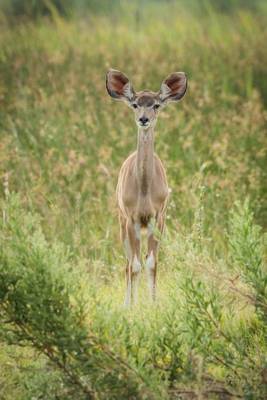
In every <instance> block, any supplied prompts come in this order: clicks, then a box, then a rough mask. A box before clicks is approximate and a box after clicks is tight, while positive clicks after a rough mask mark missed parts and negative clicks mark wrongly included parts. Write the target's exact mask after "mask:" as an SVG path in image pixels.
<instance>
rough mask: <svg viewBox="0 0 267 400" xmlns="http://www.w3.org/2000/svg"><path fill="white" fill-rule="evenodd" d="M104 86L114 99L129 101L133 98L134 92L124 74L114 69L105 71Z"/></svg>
mask: <svg viewBox="0 0 267 400" xmlns="http://www.w3.org/2000/svg"><path fill="white" fill-rule="evenodd" d="M106 87H107V91H108V94H109V95H110V96H111V97H113V98H114V99H117V100H124V101H126V102H130V101H131V100H133V98H134V95H135V92H134V90H133V87H132V84H131V82H130V81H129V79H128V78H127V76H126V75H124V74H123V73H122V72H120V71H117V70H115V69H110V70H109V71H108V72H107V76H106Z"/></svg>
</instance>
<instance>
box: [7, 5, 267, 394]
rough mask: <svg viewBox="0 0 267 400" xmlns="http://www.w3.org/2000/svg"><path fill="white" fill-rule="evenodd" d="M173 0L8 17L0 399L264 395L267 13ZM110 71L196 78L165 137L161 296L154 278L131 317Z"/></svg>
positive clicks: (130, 125)
mask: <svg viewBox="0 0 267 400" xmlns="http://www.w3.org/2000/svg"><path fill="white" fill-rule="evenodd" d="M13 3H14V4H15V2H13ZM23 3H25V4H26V3H27V2H21V6H22V5H23ZM37 3H38V2H32V3H31V4H32V5H34V4H35V5H37ZM40 3H42V2H40ZM61 3H62V4H63V2H58V4H61ZM67 3H68V2H67ZM78 3H79V2H77V4H78ZM85 3H86V2H84V4H85ZM89 3H90V2H89ZM89 3H88V4H89ZM177 3H178V2H172V1H170V2H159V1H152V2H146V3H142V4H141V2H136V3H135V2H120V4H119V5H118V8H117V9H114V10H112V11H113V12H112V13H111V14H110V15H107V14H106V12H96V13H95V11H99V10H100V9H101V6H102V7H103V9H102V10H105V9H107V3H106V2H103V4H102V3H101V2H100V5H99V7H98V6H97V4H96V3H94V2H92V4H91V3H90V6H92V5H93V6H92V8H90V13H89V14H86V13H84V15H83V17H82V18H81V17H80V18H77V17H74V16H72V17H70V14H69V18H68V19H67V20H66V19H64V18H63V17H62V16H64V15H66V13H64V12H61V11H60V9H59V8H58V7H57V6H55V3H54V2H44V4H45V6H47V7H48V10H50V11H49V12H48V13H46V12H44V14H49V15H50V18H49V19H46V17H45V16H44V18H43V19H38V22H37V21H35V22H32V21H31V20H27V21H26V20H24V19H23V21H22V20H20V19H19V20H18V21H19V22H18V23H17V24H14V20H12V21H10V19H9V17H6V16H4V14H1V22H2V24H1V28H0V75H1V80H0V103H1V107H0V135H1V142H0V160H1V178H2V183H1V188H0V193H1V211H2V215H1V221H0V241H1V244H0V322H1V325H0V398H3V399H5V400H9V399H14V398H16V399H19V400H20V399H21V400H24V399H47V400H49V399H51V400H52V399H74V398H75V399H91V398H92V399H102V398H103V399H158V398H161V399H194V398H196V399H198V398H199V399H200V398H202V399H228V398H233V399H235V398H245V399H265V398H266V397H267V358H266V354H267V353H266V351H267V328H266V326H267V325H266V322H267V301H266V298H267V275H266V237H265V235H264V233H263V232H264V229H266V225H267V206H266V205H267V202H266V200H267V199H266V192H267V190H266V181H267V180H266V179H267V176H266V165H267V163H266V162H267V158H266V152H267V150H266V148H267V146H266V142H267V140H266V118H267V114H266V104H267V85H266V80H265V79H264V77H265V75H266V72H267V70H266V68H267V67H266V65H267V55H266V54H267V53H266V51H265V43H266V41H267V28H266V23H265V21H266V16H267V9H266V7H265V5H264V2H260V1H259V2H255V3H257V4H255V3H254V5H253V6H252V4H251V3H250V2H244V3H246V5H244V4H243V7H242V8H241V7H240V4H239V3H240V2H234V1H233V2H229V4H230V3H231V4H232V7H230V6H229V4H228V6H229V7H224V5H225V4H226V2H223V1H222V2H212V3H209V2H205V4H204V3H203V7H202V8H201V7H199V5H198V6H196V3H194V2H180V3H178V4H177ZM214 3H215V6H214ZM38 4H39V3H38ZM81 4H82V2H80V6H81ZM140 4H141V6H140ZM39 5H40V4H39ZM126 6H127V7H126ZM250 6H251V7H250ZM140 7H141V8H140ZM16 9H17V10H18V8H16ZM85 9H86V7H85V8H84V10H85ZM118 9H119V10H120V12H117V11H116V10H118ZM218 10H220V11H226V12H225V13H223V14H222V13H220V12H219V11H218ZM37 14H38V15H37ZM37 14H36V15H37V16H38V17H41V15H42V14H43V12H40V13H39V11H38V12H37ZM28 16H31V13H30V12H29V15H28ZM109 67H113V68H117V69H121V70H122V71H124V72H125V73H127V75H129V76H130V77H131V78H132V80H133V83H134V87H135V88H136V89H137V90H139V89H142V88H149V89H152V90H157V89H158V88H159V85H160V83H161V81H162V79H163V78H164V77H165V76H166V75H168V73H170V72H171V71H175V70H183V71H186V73H187V75H188V79H189V89H188V93H187V95H186V97H185V99H184V101H183V102H181V104H179V105H176V106H174V105H173V106H169V108H168V109H166V110H164V113H162V115H161V117H160V119H159V122H158V126H157V135H156V151H157V153H158V154H159V155H160V157H161V158H162V160H163V161H164V164H165V166H166V169H167V174H168V179H169V185H170V187H171V188H172V193H171V199H170V203H169V208H168V219H167V229H166V232H165V235H164V238H163V240H162V244H161V252H160V262H159V276H158V300H157V303H156V305H152V304H150V303H149V302H148V301H147V293H146V287H145V282H142V285H141V288H140V301H139V304H138V305H137V306H136V307H134V308H133V309H131V310H125V309H124V308H123V306H122V300H123V294H124V263H125V261H124V255H123V251H122V249H121V245H120V243H119V229H118V222H117V214H116V206H115V196H114V192H115V186H116V179H117V174H118V170H119V167H120V165H121V163H122V161H123V159H124V158H125V157H126V156H127V155H128V153H129V152H130V151H131V150H133V149H134V148H135V145H136V127H135V124H134V122H133V118H132V115H131V111H130V110H129V109H127V108H126V107H124V106H123V105H122V104H118V103H115V102H112V101H111V100H110V99H109V98H108V96H107V94H106V91H105V72H106V70H107V69H108V68H109ZM143 280H144V279H143V277H142V281H143Z"/></svg>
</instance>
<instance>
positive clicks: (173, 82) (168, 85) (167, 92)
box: [159, 72, 187, 103]
mask: <svg viewBox="0 0 267 400" xmlns="http://www.w3.org/2000/svg"><path fill="white" fill-rule="evenodd" d="M186 88H187V78H186V75H185V73H184V72H173V73H172V74H170V75H169V76H168V77H167V78H166V79H165V80H164V81H163V82H162V84H161V88H160V92H159V98H160V100H161V101H162V102H163V103H168V102H169V101H179V100H181V98H182V97H183V96H184V95H185V92H186Z"/></svg>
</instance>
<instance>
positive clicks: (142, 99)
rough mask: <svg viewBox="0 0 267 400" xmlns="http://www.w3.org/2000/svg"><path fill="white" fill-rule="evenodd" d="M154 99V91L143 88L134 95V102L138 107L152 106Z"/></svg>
mask: <svg viewBox="0 0 267 400" xmlns="http://www.w3.org/2000/svg"><path fill="white" fill-rule="evenodd" d="M155 100H156V93H153V92H150V91H149V90H144V91H143V92H141V93H140V92H139V93H138V94H137V96H136V102H137V104H138V105H139V106H140V107H152V106H153V104H154V103H155Z"/></svg>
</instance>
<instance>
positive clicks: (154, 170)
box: [106, 69, 187, 306]
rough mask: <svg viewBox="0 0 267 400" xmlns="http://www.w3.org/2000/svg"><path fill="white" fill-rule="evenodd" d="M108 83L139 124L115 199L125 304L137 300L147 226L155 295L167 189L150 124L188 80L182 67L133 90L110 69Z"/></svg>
mask: <svg viewBox="0 0 267 400" xmlns="http://www.w3.org/2000/svg"><path fill="white" fill-rule="evenodd" d="M106 87H107V91H108V93H109V95H110V96H111V97H113V98H114V99H116V100H121V101H124V102H125V103H126V104H127V105H128V106H129V107H130V108H132V110H133V111H134V114H135V121H136V124H137V127H138V139H137V150H136V151H135V152H134V153H132V154H131V155H130V156H129V157H128V158H127V159H126V160H125V161H124V163H123V164H122V167H121V169H120V172H119V177H118V184H117V191H116V193H117V203H118V208H119V222H120V231H121V240H122V241H123V244H124V247H125V252H126V257H127V264H126V296H125V304H126V306H129V305H130V304H131V302H132V300H133V301H134V302H136V301H137V290H138V281H139V275H140V271H141V251H140V241H141V229H142V228H146V230H147V247H148V249H147V257H146V263H145V266H146V270H147V278H148V286H149V289H150V294H151V297H152V299H153V300H155V296H156V272H157V252H158V245H159V240H158V238H157V237H156V234H155V233H156V230H158V231H159V232H160V233H162V231H163V228H164V222H165V213H166V206H167V201H168V196H169V188H168V183H167V178H166V173H165V169H164V167H163V164H162V162H161V160H160V159H159V157H158V156H157V155H156V154H155V153H154V128H155V125H156V122H157V118H158V115H159V112H160V110H161V109H162V108H163V107H165V106H166V105H167V104H168V103H170V102H175V101H179V100H181V99H182V97H183V96H184V95H185V92H186V88H187V79H186V75H185V74H184V72H174V73H172V74H171V75H169V76H168V77H167V78H166V79H165V80H164V81H163V82H162V84H161V87H160V90H159V92H157V93H155V92H151V91H149V90H144V91H141V92H135V91H134V89H133V86H132V84H131V82H130V81H129V79H128V78H127V76H126V75H124V74H123V73H122V72H120V71H116V70H114V69H111V70H109V71H108V72H107V76H106Z"/></svg>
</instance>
